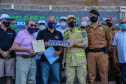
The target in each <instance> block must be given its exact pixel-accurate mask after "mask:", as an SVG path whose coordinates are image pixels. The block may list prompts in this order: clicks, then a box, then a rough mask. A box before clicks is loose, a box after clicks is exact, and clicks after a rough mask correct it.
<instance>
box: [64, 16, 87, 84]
mask: <svg viewBox="0 0 126 84" xmlns="http://www.w3.org/2000/svg"><path fill="white" fill-rule="evenodd" d="M67 24H68V26H69V27H70V30H67V31H66V32H65V33H64V41H71V46H70V47H65V48H64V56H63V62H62V65H63V67H64V63H65V62H66V69H65V75H66V78H67V82H66V84H73V82H74V78H75V73H77V78H78V80H79V84H86V76H87V60H86V54H85V48H87V46H88V38H87V33H86V31H85V30H84V29H78V28H76V19H75V16H74V15H68V16H67Z"/></svg>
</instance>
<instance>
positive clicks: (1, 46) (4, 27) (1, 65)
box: [0, 14, 16, 84]
mask: <svg viewBox="0 0 126 84" xmlns="http://www.w3.org/2000/svg"><path fill="white" fill-rule="evenodd" d="M0 19H1V26H0V77H4V76H6V84H12V76H14V75H15V74H14V73H15V53H14V52H10V51H9V49H10V48H11V46H12V44H13V42H14V39H15V37H16V32H15V31H14V30H13V29H11V28H9V26H10V24H11V22H10V20H11V18H10V16H9V15H8V14H2V15H1V17H0ZM6 52H8V53H9V55H8V56H6V55H5V53H6Z"/></svg>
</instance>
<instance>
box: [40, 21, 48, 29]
mask: <svg viewBox="0 0 126 84" xmlns="http://www.w3.org/2000/svg"><path fill="white" fill-rule="evenodd" d="M38 24H39V29H40V30H44V29H46V22H45V21H44V20H39V21H38Z"/></svg>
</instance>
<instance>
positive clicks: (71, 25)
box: [68, 21, 76, 28]
mask: <svg viewBox="0 0 126 84" xmlns="http://www.w3.org/2000/svg"><path fill="white" fill-rule="evenodd" d="M68 25H69V27H71V28H74V27H75V26H76V22H74V21H71V22H69V23H68Z"/></svg>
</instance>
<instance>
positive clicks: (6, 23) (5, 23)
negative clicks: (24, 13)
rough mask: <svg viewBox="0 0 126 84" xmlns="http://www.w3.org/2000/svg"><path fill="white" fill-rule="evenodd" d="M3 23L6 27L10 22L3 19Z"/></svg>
mask: <svg viewBox="0 0 126 84" xmlns="http://www.w3.org/2000/svg"><path fill="white" fill-rule="evenodd" d="M3 24H4V25H5V26H6V27H9V26H10V24H11V23H10V22H5V21H4V22H3Z"/></svg>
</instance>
